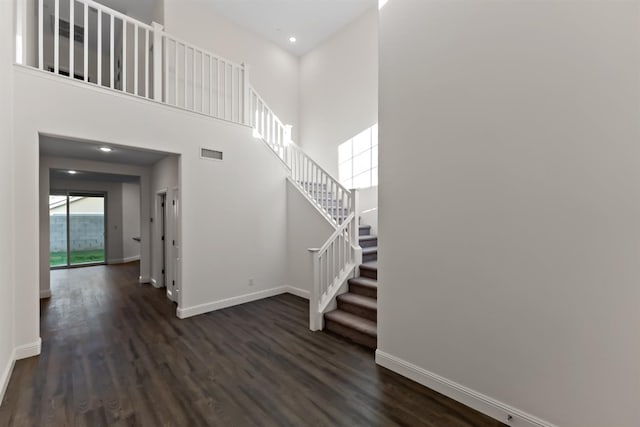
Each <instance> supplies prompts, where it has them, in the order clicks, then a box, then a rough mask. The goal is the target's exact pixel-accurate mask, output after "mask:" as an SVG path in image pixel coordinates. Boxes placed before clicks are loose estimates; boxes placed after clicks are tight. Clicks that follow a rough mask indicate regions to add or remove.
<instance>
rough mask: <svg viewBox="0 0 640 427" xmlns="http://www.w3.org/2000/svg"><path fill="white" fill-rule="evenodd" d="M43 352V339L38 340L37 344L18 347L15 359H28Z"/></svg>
mask: <svg viewBox="0 0 640 427" xmlns="http://www.w3.org/2000/svg"><path fill="white" fill-rule="evenodd" d="M41 350H42V339H41V338H38V341H36V342H33V343H31V344H25V345H21V346H19V347H16V349H15V351H14V353H15V359H16V360H20V359H26V358H28V357H33V356H37V355H39V354H40V351H41Z"/></svg>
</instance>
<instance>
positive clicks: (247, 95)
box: [242, 62, 251, 126]
mask: <svg viewBox="0 0 640 427" xmlns="http://www.w3.org/2000/svg"><path fill="white" fill-rule="evenodd" d="M242 69H243V73H242V84H243V86H242V87H243V92H242V94H243V95H244V99H243V102H244V108H243V110H242V111H243V114H244V117H243V119H244V120H243V122H244V124H245V125H247V126H251V91H250V90H249V64H247V63H246V62H243V63H242Z"/></svg>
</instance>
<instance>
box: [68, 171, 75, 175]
mask: <svg viewBox="0 0 640 427" xmlns="http://www.w3.org/2000/svg"><path fill="white" fill-rule="evenodd" d="M67 173H68V174H69V175H75V174H77V173H78V172H76V171H67Z"/></svg>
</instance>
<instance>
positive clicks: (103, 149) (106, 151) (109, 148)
mask: <svg viewBox="0 0 640 427" xmlns="http://www.w3.org/2000/svg"><path fill="white" fill-rule="evenodd" d="M100 151H102V152H105V153H110V152H112V151H113V148H111V147H100Z"/></svg>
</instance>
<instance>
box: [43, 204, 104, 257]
mask: <svg viewBox="0 0 640 427" xmlns="http://www.w3.org/2000/svg"><path fill="white" fill-rule="evenodd" d="M49 224H50V231H49V233H50V263H49V265H50V266H51V268H65V267H76V266H82V265H92V264H104V263H105V261H106V258H105V235H106V233H105V225H106V221H105V196H104V194H90V193H76V192H66V193H57V194H51V195H50V196H49Z"/></svg>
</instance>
